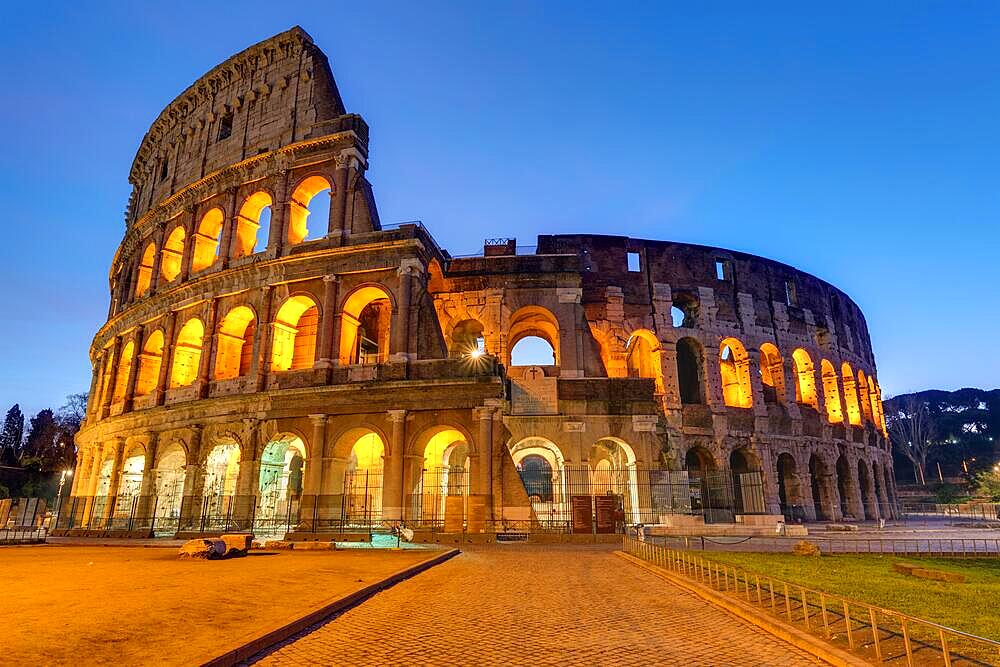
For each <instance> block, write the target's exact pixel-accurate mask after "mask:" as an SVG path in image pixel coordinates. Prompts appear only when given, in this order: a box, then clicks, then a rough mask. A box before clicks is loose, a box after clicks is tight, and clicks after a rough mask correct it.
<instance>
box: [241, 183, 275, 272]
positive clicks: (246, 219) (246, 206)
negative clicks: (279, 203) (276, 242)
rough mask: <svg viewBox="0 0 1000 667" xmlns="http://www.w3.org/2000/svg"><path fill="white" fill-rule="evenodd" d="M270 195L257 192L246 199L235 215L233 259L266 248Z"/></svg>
mask: <svg viewBox="0 0 1000 667" xmlns="http://www.w3.org/2000/svg"><path fill="white" fill-rule="evenodd" d="M271 204H272V201H271V195H269V194H267V193H266V192H264V191H258V192H255V193H253V194H252V195H250V196H249V197H247V198H246V199H245V200H244V201H243V206H241V207H240V212H239V213H238V214H237V215H236V247H235V248H234V250H233V256H234V257H246V256H247V255H252V254H254V253H255V252H260V251H261V250H264V249H265V248H266V247H267V240H268V234H269V233H270V226H271Z"/></svg>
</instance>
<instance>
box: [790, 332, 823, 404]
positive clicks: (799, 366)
mask: <svg viewBox="0 0 1000 667" xmlns="http://www.w3.org/2000/svg"><path fill="white" fill-rule="evenodd" d="M792 366H793V367H794V371H795V402H796V403H798V404H800V405H808V406H810V407H812V408H813V409H814V410H819V398H818V397H817V396H816V367H815V366H813V361H812V357H810V356H809V353H808V352H806V351H805V350H803V349H802V348H801V347H800V348H798V349H796V350H795V351H794V352H792Z"/></svg>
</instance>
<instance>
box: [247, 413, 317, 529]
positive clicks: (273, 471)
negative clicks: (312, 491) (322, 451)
mask: <svg viewBox="0 0 1000 667" xmlns="http://www.w3.org/2000/svg"><path fill="white" fill-rule="evenodd" d="M306 465H308V464H307V454H306V445H305V442H304V441H303V440H302V438H301V436H299V435H297V434H295V433H291V432H282V433H278V434H275V435H273V436H271V438H269V439H268V442H267V444H266V445H265V446H264V449H263V450H261V455H260V474H259V475H258V476H257V480H256V488H255V489H254V491H255V495H256V496H257V513H256V515H255V522H254V523H255V529H258V530H262V531H263V532H265V533H275V532H283V531H284V529H285V528H287V523H286V520H287V519H288V518H289V517H290V516H291V514H292V512H291V505H290V503H294V502H295V501H296V500H298V499H299V498H300V497H301V496H302V489H303V485H304V483H305V474H306Z"/></svg>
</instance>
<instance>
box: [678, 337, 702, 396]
mask: <svg viewBox="0 0 1000 667" xmlns="http://www.w3.org/2000/svg"><path fill="white" fill-rule="evenodd" d="M704 377H705V354H704V350H703V348H702V346H701V343H699V342H698V341H697V340H696V339H694V338H691V337H690V336H685V337H684V338H681V339H680V340H679V341H677V388H678V390H679V391H680V396H681V403H682V404H684V405H692V404H704V403H705V382H704Z"/></svg>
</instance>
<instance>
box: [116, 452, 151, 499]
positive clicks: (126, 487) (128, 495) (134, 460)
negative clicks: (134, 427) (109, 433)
mask: <svg viewBox="0 0 1000 667" xmlns="http://www.w3.org/2000/svg"><path fill="white" fill-rule="evenodd" d="M121 466H122V467H121V475H120V476H119V478H118V494H117V495H118V504H117V505H116V507H115V514H116V515H119V514H125V515H126V516H127V515H128V513H129V512H131V510H132V502H131V501H132V500H133V499H135V498H138V497H139V491H140V490H141V489H142V474H143V471H144V470H145V467H146V446H145V444H144V443H142V442H137V441H134V440H131V439H130V441H129V442H127V443H126V447H125V449H124V450H123V452H122V464H121Z"/></svg>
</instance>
